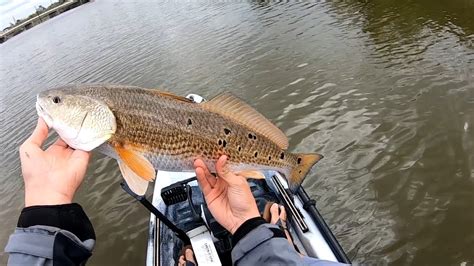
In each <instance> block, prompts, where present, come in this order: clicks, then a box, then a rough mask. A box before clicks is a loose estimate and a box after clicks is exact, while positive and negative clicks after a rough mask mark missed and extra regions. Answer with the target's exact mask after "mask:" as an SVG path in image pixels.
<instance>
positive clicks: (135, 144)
mask: <svg viewBox="0 0 474 266" xmlns="http://www.w3.org/2000/svg"><path fill="white" fill-rule="evenodd" d="M54 97H59V99H65V98H68V97H72V98H74V97H79V98H84V99H94V100H96V101H97V102H99V103H100V106H101V107H103V108H107V107H108V109H109V110H110V111H111V113H112V114H113V117H114V118H115V132H114V133H113V134H111V136H110V137H109V138H108V139H107V140H106V141H105V142H104V143H103V144H102V145H101V146H100V148H99V150H100V151H102V152H104V153H105V154H107V155H110V156H112V157H114V158H116V159H117V160H118V161H119V165H120V169H121V170H122V174H123V175H124V177H125V178H126V180H127V182H129V179H130V177H129V178H128V179H127V177H126V175H129V176H130V175H132V176H133V175H134V174H135V177H133V178H135V179H136V177H137V176H138V177H139V178H141V179H142V180H146V181H151V180H152V179H153V178H154V175H155V173H154V171H153V174H152V173H151V172H150V171H148V172H147V171H146V170H143V169H144V168H147V166H146V165H147V164H149V165H151V167H152V168H153V169H154V170H165V171H194V167H193V163H194V160H195V159H197V158H201V159H203V160H204V162H205V163H206V164H207V165H208V167H209V169H210V170H211V171H214V170H215V169H214V164H215V162H216V161H217V159H218V158H219V157H220V156H221V155H227V156H228V157H229V163H228V165H229V167H230V170H231V171H235V172H239V171H246V170H266V169H268V170H269V169H271V170H276V171H279V172H281V173H283V174H284V175H285V176H286V177H287V178H289V179H290V183H297V184H299V183H301V181H302V178H303V177H304V175H306V173H307V172H308V171H309V170H310V168H311V167H312V165H313V164H314V163H316V162H317V161H318V160H319V159H320V156H319V155H317V154H293V153H289V152H287V151H286V148H287V145H288V141H287V139H286V136H284V135H283V133H281V131H280V130H279V129H278V128H276V127H275V126H274V125H273V124H271V123H270V122H269V121H268V120H266V119H265V118H264V117H263V116H262V115H260V114H259V113H258V112H256V111H255V110H254V109H252V108H251V107H250V106H248V105H246V104H245V103H243V102H241V101H240V100H239V99H238V98H236V97H235V96H232V95H231V94H221V95H219V96H217V97H216V98H214V99H212V100H211V101H209V102H206V103H202V104H197V103H194V102H192V101H190V100H188V99H186V98H183V97H179V96H175V95H172V94H169V93H165V92H160V91H157V90H150V89H143V88H138V87H130V86H111V85H108V86H106V85H93V86H87V85H85V86H73V87H68V88H59V89H55V90H50V91H47V92H45V93H43V94H40V95H39V96H38V103H39V105H40V106H46V105H50V107H49V109H51V108H57V107H55V106H56V105H60V104H65V103H64V101H63V100H60V101H61V103H59V104H54V103H53V104H51V101H52V99H54ZM40 99H41V101H40ZM48 101H49V102H48ZM46 109H48V108H43V109H42V112H40V111H38V112H39V113H40V115H41V114H42V113H47V112H48V111H47V110H46ZM65 112H66V111H65ZM89 113H90V112H88V113H87V115H86V116H90V115H91V114H89ZM43 115H45V114H43ZM45 116H48V115H45ZM49 116H51V115H49ZM84 120H85V121H87V117H86V118H84ZM106 123H108V122H106ZM62 124H67V122H63V123H62ZM82 127H83V125H82V126H81V128H82ZM94 127H95V126H94ZM102 127H104V126H103V125H102ZM57 131H58V130H57ZM78 131H79V133H78V134H77V135H78V136H79V135H80V132H83V131H85V130H84V129H82V130H81V129H78ZM58 133H59V132H58ZM59 134H60V135H61V133H59ZM65 141H66V142H67V143H68V140H65ZM68 144H69V143H68ZM71 146H72V145H71ZM76 148H81V147H76ZM94 148H95V147H94ZM127 170H128V171H127ZM130 170H131V171H130ZM295 171H296V172H295ZM292 178H293V179H295V180H292ZM135 181H137V180H135Z"/></svg>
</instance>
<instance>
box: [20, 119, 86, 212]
mask: <svg viewBox="0 0 474 266" xmlns="http://www.w3.org/2000/svg"><path fill="white" fill-rule="evenodd" d="M47 137H48V126H47V125H46V123H45V122H44V120H43V119H42V118H39V119H38V124H37V125H36V128H35V130H34V131H33V134H31V136H30V137H29V138H28V139H27V140H26V141H25V142H24V143H23V144H22V145H21V146H20V161H21V171H22V174H23V180H24V182H25V207H29V206H33V205H57V204H67V203H71V202H72V199H73V197H74V193H75V192H76V190H77V188H78V187H79V186H80V185H81V183H82V180H83V179H84V175H85V173H86V169H87V164H88V162H89V158H90V153H89V152H85V151H81V150H74V149H72V148H70V147H69V146H68V145H67V144H66V143H65V142H64V141H63V140H62V139H60V138H59V139H58V140H57V141H56V142H55V143H54V144H53V145H51V146H50V147H49V148H48V149H46V150H44V151H43V150H42V149H41V145H42V144H43V143H44V141H45V140H46V138H47Z"/></svg>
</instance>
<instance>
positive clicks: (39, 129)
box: [25, 118, 49, 147]
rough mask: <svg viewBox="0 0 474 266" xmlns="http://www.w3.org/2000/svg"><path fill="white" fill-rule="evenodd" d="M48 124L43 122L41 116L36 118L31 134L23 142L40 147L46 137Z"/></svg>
mask: <svg viewBox="0 0 474 266" xmlns="http://www.w3.org/2000/svg"><path fill="white" fill-rule="evenodd" d="M48 131H49V129H48V125H46V123H45V122H44V120H43V119H42V118H38V123H37V124H36V128H35V130H34V131H33V133H32V134H31V136H30V137H29V138H28V139H27V140H26V141H25V144H26V143H28V144H33V145H34V146H37V147H41V145H43V143H44V141H45V140H46V138H47V137H48Z"/></svg>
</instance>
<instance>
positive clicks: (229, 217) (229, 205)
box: [194, 156, 260, 234]
mask: <svg viewBox="0 0 474 266" xmlns="http://www.w3.org/2000/svg"><path fill="white" fill-rule="evenodd" d="M226 162H227V156H221V157H220V158H219V160H218V161H217V163H216V172H217V178H216V177H214V176H213V175H212V174H211V173H210V172H209V169H208V168H207V166H206V164H205V163H204V162H203V161H202V160H200V159H197V160H196V161H195V162H194V168H195V169H196V176H197V180H198V183H199V186H200V187H201V191H202V193H203V194H204V198H205V199H206V202H207V206H208V208H209V210H210V211H211V213H212V215H213V216H214V218H215V219H216V220H217V222H218V223H219V224H220V225H222V226H223V227H224V228H225V229H227V230H228V231H229V232H230V233H231V234H234V233H235V231H236V230H237V229H238V228H239V227H240V226H241V225H242V224H243V223H244V222H245V221H247V220H248V219H251V218H255V217H259V216H260V213H259V211H258V208H257V203H255V198H254V197H253V195H252V192H251V191H250V187H249V185H248V183H247V180H246V179H245V177H243V176H240V175H236V174H234V173H231V172H229V170H228V169H227V167H226V165H225V164H226Z"/></svg>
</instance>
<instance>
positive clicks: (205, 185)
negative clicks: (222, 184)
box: [196, 167, 212, 196]
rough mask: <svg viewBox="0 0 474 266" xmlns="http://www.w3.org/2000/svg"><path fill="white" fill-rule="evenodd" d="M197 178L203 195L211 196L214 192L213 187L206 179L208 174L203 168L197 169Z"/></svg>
mask: <svg viewBox="0 0 474 266" xmlns="http://www.w3.org/2000/svg"><path fill="white" fill-rule="evenodd" d="M196 178H197V181H198V183H199V186H200V187H201V191H202V194H204V196H206V195H209V193H211V191H212V187H211V185H210V184H209V181H208V180H207V178H206V174H205V172H204V169H203V168H201V167H197V168H196Z"/></svg>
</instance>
